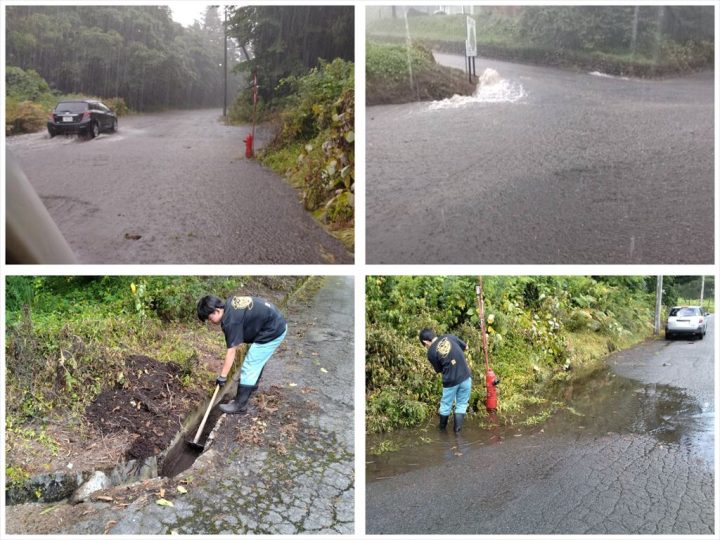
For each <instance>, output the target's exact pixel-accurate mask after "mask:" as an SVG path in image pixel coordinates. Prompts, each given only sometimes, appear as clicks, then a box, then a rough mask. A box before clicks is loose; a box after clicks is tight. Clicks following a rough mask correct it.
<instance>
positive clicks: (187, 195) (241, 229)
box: [7, 110, 352, 264]
mask: <svg viewBox="0 0 720 540" xmlns="http://www.w3.org/2000/svg"><path fill="white" fill-rule="evenodd" d="M220 116H221V112H220V111H216V110H194V111H172V112H167V113H161V114H143V115H137V116H128V117H123V118H120V121H119V124H120V128H119V131H118V133H114V134H113V133H103V134H101V135H100V136H99V137H98V138H96V139H94V140H84V139H80V138H78V137H74V136H73V137H64V136H58V137H55V138H53V139H50V138H49V136H48V134H47V133H46V132H41V133H33V134H29V135H21V136H17V137H11V138H8V139H7V148H8V149H9V150H10V151H11V152H13V153H14V154H15V156H16V157H17V158H18V160H19V162H20V166H21V167H22V169H23V171H24V172H25V174H26V175H27V177H28V178H29V180H30V183H31V184H32V186H33V187H34V188H35V190H36V191H37V192H38V195H40V198H41V199H42V201H43V203H44V204H45V206H46V207H47V208H48V211H49V212H50V215H51V216H52V217H53V219H54V220H55V222H56V223H57V225H58V227H59V228H60V231H61V232H62V233H63V234H64V235H65V238H66V239H67V240H68V242H69V244H70V246H71V247H72V249H73V251H74V252H75V254H76V256H77V258H78V260H79V261H80V262H81V263H113V264H132V263H177V264H190V263H192V264H204V263H217V264H222V263H227V264H279V263H283V264H293V263H295V264H324V263H329V262H337V263H349V262H352V257H351V256H350V255H349V254H348V253H347V250H346V249H345V248H344V247H343V246H342V244H341V243H340V242H339V241H337V240H336V239H335V238H333V237H331V236H330V235H329V234H327V233H326V232H325V231H324V230H323V229H322V227H320V225H318V224H317V223H316V222H315V221H314V220H313V218H312V217H311V216H310V214H309V213H308V212H306V211H305V210H304V209H303V207H302V203H301V202H300V201H299V197H300V196H299V193H298V192H297V191H296V190H295V189H293V188H292V187H290V186H289V185H288V184H287V183H285V181H284V180H283V179H282V178H280V177H279V176H278V175H276V174H275V173H273V172H272V171H270V170H269V169H267V168H265V167H262V166H260V165H259V164H258V163H257V162H255V161H254V160H247V159H245V157H244V151H245V145H244V143H243V138H244V137H245V135H247V134H248V133H249V132H250V127H249V126H242V127H238V126H225V125H223V124H222V123H221V122H220ZM257 135H258V137H257V140H258V141H261V142H262V141H266V140H267V139H268V137H269V135H270V134H269V133H266V132H264V131H262V130H261V131H259V132H258V134H257Z"/></svg>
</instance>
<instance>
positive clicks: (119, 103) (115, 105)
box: [103, 97, 130, 116]
mask: <svg viewBox="0 0 720 540" xmlns="http://www.w3.org/2000/svg"><path fill="white" fill-rule="evenodd" d="M103 103H105V105H107V106H108V107H110V108H111V109H112V110H113V111H115V114H117V115H118V116H125V115H126V114H128V113H129V112H130V109H129V108H128V106H127V103H125V99H123V98H121V97H113V98H110V99H106V100H104V101H103Z"/></svg>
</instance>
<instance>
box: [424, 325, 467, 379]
mask: <svg viewBox="0 0 720 540" xmlns="http://www.w3.org/2000/svg"><path fill="white" fill-rule="evenodd" d="M465 349H467V345H466V344H465V343H464V342H463V341H462V340H460V338H458V337H455V336H453V335H451V334H446V335H444V336H438V338H437V339H436V340H435V341H434V342H433V344H432V345H430V348H429V349H428V352H427V357H428V360H429V361H430V363H431V364H432V367H433V368H434V369H435V373H442V382H443V388H450V387H451V386H456V385H458V384H460V383H461V382H463V381H464V380H465V379H467V378H468V377H470V375H471V373H470V368H469V367H468V365H467V362H466V361H465V355H464V354H463V351H464V350H465Z"/></svg>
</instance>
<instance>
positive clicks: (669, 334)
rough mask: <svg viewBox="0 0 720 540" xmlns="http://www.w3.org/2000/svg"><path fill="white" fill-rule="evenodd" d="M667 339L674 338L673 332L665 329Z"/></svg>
mask: <svg viewBox="0 0 720 540" xmlns="http://www.w3.org/2000/svg"><path fill="white" fill-rule="evenodd" d="M665 339H672V334H671V333H670V332H668V331H667V330H665Z"/></svg>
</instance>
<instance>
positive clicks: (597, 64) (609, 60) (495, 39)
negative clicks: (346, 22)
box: [366, 14, 713, 77]
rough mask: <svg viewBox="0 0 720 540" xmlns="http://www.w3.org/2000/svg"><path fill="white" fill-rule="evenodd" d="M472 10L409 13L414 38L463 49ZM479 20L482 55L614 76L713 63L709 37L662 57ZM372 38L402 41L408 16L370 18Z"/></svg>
mask: <svg viewBox="0 0 720 540" xmlns="http://www.w3.org/2000/svg"><path fill="white" fill-rule="evenodd" d="M466 17H467V15H444V16H418V17H408V19H407V24H408V26H409V31H410V38H411V39H412V40H413V42H414V43H417V44H420V45H423V46H425V47H427V48H430V49H436V50H440V51H443V52H447V53H454V54H464V51H465V39H466V36H465V28H466V22H465V20H466ZM474 19H475V21H476V33H477V34H476V35H477V47H478V54H479V56H482V57H486V58H495V59H498V60H506V61H510V62H520V63H533V64H539V65H550V66H557V67H564V68H570V69H583V70H598V71H602V72H605V73H608V74H613V75H620V74H622V75H627V76H637V77H653V76H662V75H669V74H674V73H682V72H686V71H692V70H695V69H698V68H701V67H703V66H709V65H712V59H713V47H712V43H710V42H693V43H690V44H688V45H681V44H678V43H675V42H671V41H666V42H664V43H663V44H662V47H661V51H662V54H663V60H662V61H658V60H657V58H656V56H655V55H654V54H649V53H647V52H644V51H639V52H637V53H635V54H633V53H631V52H630V51H623V50H610V49H604V50H590V49H577V48H575V49H570V48H562V47H548V46H547V45H544V44H540V43H535V42H534V41H533V40H532V39H530V38H529V37H527V36H526V35H524V33H523V32H522V30H521V27H520V24H519V22H518V19H517V18H513V17H505V16H498V15H494V14H478V15H475V16H474ZM366 36H367V40H368V42H370V41H374V42H385V43H396V44H397V43H401V42H404V41H405V40H406V39H407V31H406V28H405V19H404V18H402V17H400V18H395V19H392V18H386V19H375V20H372V21H369V22H368V25H367V30H366Z"/></svg>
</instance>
